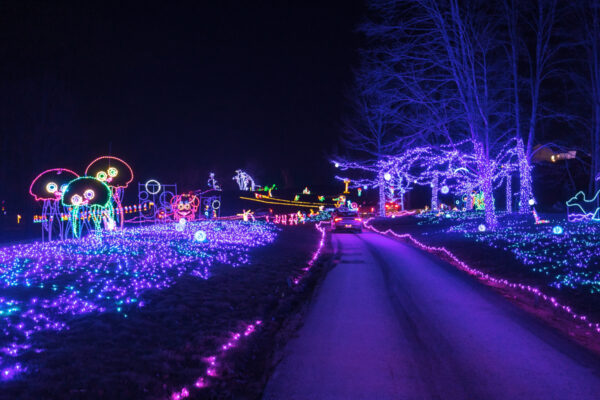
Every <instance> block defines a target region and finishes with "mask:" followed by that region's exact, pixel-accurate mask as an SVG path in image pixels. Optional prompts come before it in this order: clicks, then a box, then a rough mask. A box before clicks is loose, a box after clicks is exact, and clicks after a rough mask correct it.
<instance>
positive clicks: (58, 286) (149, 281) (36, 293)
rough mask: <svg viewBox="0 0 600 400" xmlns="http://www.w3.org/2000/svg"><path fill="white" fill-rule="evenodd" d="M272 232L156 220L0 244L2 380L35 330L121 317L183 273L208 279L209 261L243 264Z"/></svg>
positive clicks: (18, 364)
mask: <svg viewBox="0 0 600 400" xmlns="http://www.w3.org/2000/svg"><path fill="white" fill-rule="evenodd" d="M177 225H179V224H177ZM198 232H202V233H203V234H199V233H198ZM277 232H278V228H277V227H275V226H274V225H271V224H266V223H262V222H256V223H243V222H237V221H220V222H215V221H203V222H187V223H186V224H185V225H184V226H183V229H182V230H181V231H178V230H175V229H173V227H172V224H164V225H163V224H160V225H152V226H143V227H136V228H126V229H123V230H120V231H115V232H107V231H103V232H102V233H101V234H100V235H98V236H96V235H90V236H87V237H85V238H82V239H80V240H75V239H71V240H65V241H62V242H50V243H40V242H37V243H31V244H20V245H14V246H9V247H4V248H0V293H3V294H2V296H0V374H2V379H12V377H14V376H16V375H18V374H19V373H20V372H22V371H25V370H26V367H27V366H26V364H25V363H24V361H23V360H22V359H21V358H22V357H23V355H24V353H26V352H27V351H29V350H30V349H31V348H32V345H34V343H33V340H34V336H33V334H34V333H39V332H44V331H60V330H63V329H68V327H69V323H70V322H71V321H72V320H73V318H74V317H75V316H77V315H81V314H87V313H91V312H96V313H104V312H111V313H119V314H121V315H123V317H127V313H128V312H129V311H130V310H132V309H133V308H135V307H143V305H144V301H143V294H144V292H145V291H146V290H149V289H153V290H163V289H166V288H168V287H170V286H172V285H173V284H174V283H175V282H176V281H177V280H178V278H180V277H182V276H195V277H198V278H200V279H208V278H209V277H210V269H211V267H212V266H213V265H215V264H227V265H231V266H234V267H235V266H240V265H243V264H246V263H248V262H249V261H250V255H249V250H250V249H251V248H254V247H258V246H264V245H267V244H269V243H271V242H273V241H274V240H275V238H276V236H277ZM198 236H202V237H198ZM197 239H204V240H197ZM17 292H18V293H19V295H18V296H17V295H16V294H15V293H17Z"/></svg>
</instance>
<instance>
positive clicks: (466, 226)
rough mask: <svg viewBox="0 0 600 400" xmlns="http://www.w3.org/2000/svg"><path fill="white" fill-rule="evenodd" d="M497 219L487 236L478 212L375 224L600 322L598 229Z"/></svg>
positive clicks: (560, 221) (551, 220) (557, 221)
mask: <svg viewBox="0 0 600 400" xmlns="http://www.w3.org/2000/svg"><path fill="white" fill-rule="evenodd" d="M498 216H499V228H498V229H497V230H496V231H494V232H491V231H489V230H483V229H484V225H485V223H484V218H483V215H482V213H477V212H471V213H460V212H459V213H456V212H449V213H445V214H439V215H434V214H431V213H430V214H424V215H416V216H407V217H400V218H395V219H378V220H374V221H373V222H372V224H373V226H374V227H375V228H377V229H379V230H386V229H392V230H393V231H394V232H396V233H408V234H411V235H412V236H413V237H415V238H416V239H417V240H419V241H421V242H422V243H424V244H427V245H430V246H443V247H446V248H447V249H448V250H450V251H451V252H452V253H454V254H455V255H456V256H458V258H459V259H461V260H462V261H464V262H466V263H467V264H468V265H470V266H472V267H474V268H476V269H479V270H481V271H483V272H485V273H488V274H490V275H491V276H493V277H497V278H504V279H507V280H509V281H511V282H517V283H523V284H527V285H531V286H533V287H537V288H539V289H541V290H542V291H543V292H544V293H546V294H548V295H549V296H553V297H555V298H556V299H557V300H558V301H560V302H561V303H563V304H566V305H569V306H572V307H573V309H574V310H575V311H576V312H578V313H580V314H584V315H587V316H589V317H591V318H592V319H594V320H595V321H596V322H597V321H600V245H599V243H600V224H599V223H597V222H578V223H570V222H568V221H567V219H566V216H563V215H543V216H542V218H544V219H545V220H547V221H548V223H544V224H536V223H535V220H534V217H533V216H529V215H526V216H522V215H516V214H504V213H500V214H499V215H498ZM511 296H512V294H511ZM536 306H537V304H536ZM546 317H548V318H550V319H558V318H559V316H554V315H549V316H548V315H547V316H546ZM573 329H574V328H573ZM569 334H572V335H573V334H574V333H573V332H569ZM585 335H588V333H585Z"/></svg>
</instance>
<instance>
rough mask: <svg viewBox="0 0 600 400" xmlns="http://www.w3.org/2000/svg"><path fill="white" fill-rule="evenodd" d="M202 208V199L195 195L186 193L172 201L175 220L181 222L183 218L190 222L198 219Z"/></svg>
mask: <svg viewBox="0 0 600 400" xmlns="http://www.w3.org/2000/svg"><path fill="white" fill-rule="evenodd" d="M199 206H200V199H199V198H198V197H197V196H196V195H195V194H193V193H184V194H180V195H178V196H175V197H173V198H172V199H171V209H172V210H173V219H174V220H175V221H180V220H181V219H182V218H183V219H185V220H188V221H193V220H195V219H196V213H197V212H198V207H199Z"/></svg>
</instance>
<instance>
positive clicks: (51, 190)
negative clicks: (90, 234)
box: [29, 168, 79, 241]
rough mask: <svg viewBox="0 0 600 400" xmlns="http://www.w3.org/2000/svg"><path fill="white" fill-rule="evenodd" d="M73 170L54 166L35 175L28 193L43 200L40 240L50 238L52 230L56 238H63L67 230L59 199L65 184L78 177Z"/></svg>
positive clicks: (63, 211) (38, 199)
mask: <svg viewBox="0 0 600 400" xmlns="http://www.w3.org/2000/svg"><path fill="white" fill-rule="evenodd" d="M78 177H79V175H77V174H76V173H75V172H73V171H71V170H70V169H65V168H54V169H49V170H47V171H44V172H42V173H41V174H39V175H38V176H36V177H35V179H34V180H33V182H31V186H30V187H29V193H30V194H31V195H32V196H33V197H34V199H35V200H36V201H41V202H43V205H42V215H41V218H40V222H41V223H42V241H43V240H45V239H46V238H47V239H48V240H52V236H53V232H54V233H55V235H54V236H55V237H57V236H58V239H61V240H62V239H65V238H66V235H67V231H68V222H67V221H66V220H65V219H64V218H62V215H64V214H66V210H65V209H64V207H63V206H62V204H61V202H60V199H61V197H62V192H63V191H64V190H65V188H66V187H67V184H68V183H69V182H71V181H72V180H73V179H76V178H78Z"/></svg>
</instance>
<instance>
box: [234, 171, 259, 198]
mask: <svg viewBox="0 0 600 400" xmlns="http://www.w3.org/2000/svg"><path fill="white" fill-rule="evenodd" d="M233 180H234V181H236V183H237V184H238V186H239V188H240V190H244V191H252V192H254V190H255V187H256V185H255V183H254V179H252V177H251V176H250V175H248V174H247V173H246V172H244V171H242V170H241V169H237V170H236V171H235V176H234V177H233Z"/></svg>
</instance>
